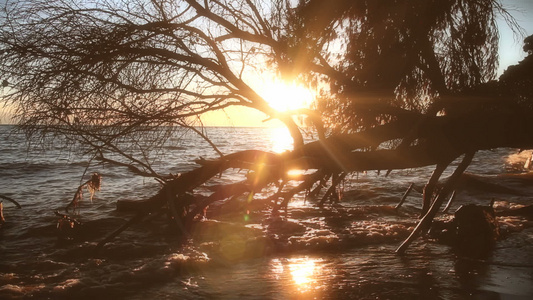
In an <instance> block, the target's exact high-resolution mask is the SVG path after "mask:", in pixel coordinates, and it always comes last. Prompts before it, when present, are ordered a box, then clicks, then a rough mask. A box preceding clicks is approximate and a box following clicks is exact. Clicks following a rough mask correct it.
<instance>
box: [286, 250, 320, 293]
mask: <svg viewBox="0 0 533 300" xmlns="http://www.w3.org/2000/svg"><path fill="white" fill-rule="evenodd" d="M289 270H290V272H291V276H292V280H293V281H294V283H295V284H296V286H297V288H298V290H299V291H302V292H305V291H309V290H312V289H313V288H314V287H315V286H316V282H317V278H316V276H317V275H319V274H318V273H319V272H320V268H319V266H318V264H317V261H316V260H315V259H309V258H297V259H292V260H290V264H289Z"/></svg>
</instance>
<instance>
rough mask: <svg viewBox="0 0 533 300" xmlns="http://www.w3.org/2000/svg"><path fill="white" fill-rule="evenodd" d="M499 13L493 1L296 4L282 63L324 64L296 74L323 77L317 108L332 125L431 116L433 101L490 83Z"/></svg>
mask: <svg viewBox="0 0 533 300" xmlns="http://www.w3.org/2000/svg"><path fill="white" fill-rule="evenodd" d="M499 13H501V14H500V15H502V16H504V17H507V15H506V13H505V11H503V10H502V8H501V5H500V4H499V2H498V1H493V0H484V1H462V0H446V1H426V0H416V1H411V0H393V1H381V0H372V1H370V0H368V1H367V0H355V1H352V0H348V1H347V0H332V1H319V0H318V1H317V0H307V1H300V2H299V6H298V7H297V9H296V10H295V11H294V13H293V14H291V15H290V17H289V19H288V23H287V26H288V28H289V29H288V31H289V32H294V33H296V34H294V35H293V36H290V37H287V44H288V48H289V49H290V50H292V51H288V52H287V55H286V56H285V63H286V64H287V65H288V67H287V68H288V69H290V70H292V71H294V68H295V67H300V66H301V65H305V64H303V63H300V62H301V61H306V60H307V61H308V60H311V59H315V60H316V62H317V64H318V65H321V66H323V67H324V68H314V69H305V68H301V69H299V70H298V71H301V72H309V71H314V72H316V73H325V74H327V75H328V78H327V81H328V82H329V84H330V85H329V88H330V92H331V93H332V95H331V96H330V98H325V99H324V101H323V102H322V103H320V104H319V108H320V109H321V111H322V115H323V116H328V117H327V119H328V120H329V125H330V126H332V127H338V128H340V129H357V128H359V126H361V125H375V124H380V123H382V122H384V121H388V120H390V119H391V117H395V116H398V115H401V114H402V113H403V110H409V111H415V112H422V113H423V112H428V111H430V110H432V111H433V112H432V113H433V114H434V113H436V112H437V111H439V110H440V108H439V107H433V103H434V100H435V99H437V98H438V97H441V98H442V97H444V96H446V95H450V94H452V93H456V92H460V91H462V90H464V89H467V88H470V87H472V86H476V85H479V84H481V83H484V82H487V81H489V80H492V79H494V78H495V75H496V70H497V64H498V54H497V47H498V30H497V28H496V26H497V25H496V17H497V15H498V14H499ZM510 22H512V21H510ZM317 45H318V47H317ZM317 56H318V57H321V60H320V59H317V58H316V57H317ZM327 65H329V66H331V67H330V68H329V69H328V68H327V67H325V66H327Z"/></svg>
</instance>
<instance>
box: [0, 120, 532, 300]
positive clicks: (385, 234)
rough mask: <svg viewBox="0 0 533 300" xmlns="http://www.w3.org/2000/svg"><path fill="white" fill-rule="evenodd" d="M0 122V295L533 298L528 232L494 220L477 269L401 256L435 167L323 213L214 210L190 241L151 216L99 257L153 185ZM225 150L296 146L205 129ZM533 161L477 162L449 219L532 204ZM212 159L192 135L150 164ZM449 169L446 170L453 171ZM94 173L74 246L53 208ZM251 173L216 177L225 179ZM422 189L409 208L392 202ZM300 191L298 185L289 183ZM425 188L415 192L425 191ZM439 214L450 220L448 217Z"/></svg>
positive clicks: (188, 165)
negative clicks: (492, 241)
mask: <svg viewBox="0 0 533 300" xmlns="http://www.w3.org/2000/svg"><path fill="white" fill-rule="evenodd" d="M11 129H12V127H10V126H0V194H1V195H4V196H7V197H11V198H13V199H15V200H17V201H18V202H19V203H20V204H21V205H22V207H23V208H22V209H17V208H16V207H15V206H14V205H13V204H11V203H10V202H7V201H4V203H3V204H4V216H5V219H6V224H4V226H3V227H2V228H0V258H1V259H0V299H79V298H81V299H86V298H87V299H89V298H90V299H95V298H100V299H237V298H238V299H531V297H533V226H532V225H533V224H532V222H531V221H530V220H528V219H526V218H522V217H499V218H498V220H499V222H500V225H501V229H502V233H503V238H502V239H501V240H500V241H498V242H497V244H496V246H495V249H494V250H493V251H492V252H491V253H490V254H489V255H488V256H487V257H484V258H483V259H472V258H467V257H462V256H461V255H458V254H456V253H455V252H454V250H453V249H452V248H451V247H449V246H447V245H443V244H440V243H438V242H436V241H433V240H429V239H424V238H420V239H418V240H417V241H416V242H414V243H413V244H412V245H411V247H410V248H409V249H408V250H407V252H406V254H404V255H398V254H396V253H395V252H394V251H395V249H396V248H397V247H398V246H399V245H400V243H401V242H402V241H403V240H404V239H405V238H406V237H407V236H408V234H409V233H410V231H411V230H412V229H413V227H414V226H415V225H416V222H417V220H418V214H419V212H420V202H421V194H420V192H419V191H420V190H421V189H422V187H423V185H424V183H425V182H426V181H427V180H428V178H429V176H430V175H431V172H432V169H431V167H427V168H420V169H413V170H399V171H393V172H392V173H391V174H390V175H389V176H387V177H386V176H384V172H383V173H381V174H378V173H376V172H368V173H360V174H353V175H351V176H349V177H348V178H347V179H346V181H345V183H344V184H343V185H342V188H343V190H344V193H343V198H342V201H341V202H340V203H339V204H336V205H330V204H326V205H325V206H324V207H323V208H318V207H317V206H316V203H317V202H318V199H312V198H308V197H305V195H303V194H302V195H296V196H295V197H294V199H292V200H291V202H290V204H289V207H288V210H287V212H281V213H280V214H275V215H273V214H271V210H270V209H268V207H266V206H265V205H264V201H261V198H262V197H265V195H264V194H258V195H255V199H256V200H253V201H251V202H248V201H247V199H234V200H233V201H229V202H228V203H217V204H214V205H212V206H211V207H210V209H209V211H208V213H207V218H206V219H205V220H203V221H201V222H198V224H197V225H196V226H195V227H194V229H193V231H192V232H191V235H192V237H193V238H192V240H191V241H189V242H188V243H186V244H185V245H182V244H181V243H180V242H179V240H178V239H177V238H176V237H175V236H174V235H173V234H172V232H171V231H170V230H169V229H168V228H167V227H166V220H165V217H164V216H163V217H158V216H153V217H152V218H149V219H148V220H145V221H143V222H142V223H140V224H137V225H134V226H132V227H130V228H129V229H128V230H126V231H124V232H123V233H121V234H120V235H119V236H118V237H117V238H115V239H114V240H113V241H112V242H110V243H108V244H107V245H106V246H105V247H104V248H103V249H102V250H101V251H100V252H99V253H95V251H94V248H95V245H96V244H97V243H98V242H99V241H101V240H102V239H103V238H104V237H105V236H106V235H107V234H109V233H110V232H112V231H113V230H114V229H116V228H118V227H119V226H121V225H122V224H124V223H125V222H126V221H127V220H128V219H130V218H131V217H132V215H131V214H128V213H121V212H117V211H116V201H117V200H119V199H131V200H137V199H138V200H141V199H145V198H147V197H149V196H151V195H153V194H154V193H155V192H157V190H158V189H159V184H158V183H157V182H156V181H155V180H152V179H147V178H139V177H137V176H134V175H132V174H131V173H129V172H128V171H127V170H126V169H124V168H121V167H115V166H110V165H104V166H91V167H88V166H89V160H88V158H87V157H84V156H81V155H78V154H76V153H73V152H69V151H67V150H65V149H64V148H63V147H62V146H61V143H57V144H53V145H48V147H45V148H39V147H35V148H33V147H29V148H28V146H27V145H26V143H25V142H24V137H23V136H22V135H19V134H13V133H11ZM207 133H208V135H209V136H210V137H211V138H212V140H213V141H214V142H215V143H216V144H217V145H219V147H220V150H221V151H222V152H223V153H231V152H234V151H238V150H245V149H261V150H267V151H273V152H280V151H284V150H286V149H289V148H290V147H291V141H290V138H289V137H288V134H287V132H286V131H284V130H283V129H270V128H208V129H207ZM530 155H531V152H530V151H524V152H522V153H520V154H518V151H517V149H497V150H494V151H484V152H480V153H478V154H477V155H476V157H475V159H474V162H473V163H472V165H471V166H470V167H469V168H468V170H467V172H469V174H468V175H467V176H466V177H465V178H467V179H470V180H464V181H463V183H462V184H461V185H460V186H459V187H458V189H457V194H456V198H455V201H454V204H453V206H452V208H451V209H450V213H453V211H455V210H456V209H457V207H459V206H460V205H463V204H469V203H475V204H482V205H487V204H488V203H490V201H491V200H494V201H495V208H496V210H497V211H505V210H508V209H510V208H516V207H520V206H523V205H529V204H531V199H532V191H533V189H532V187H533V176H531V173H530V172H528V170H525V169H524V168H523V165H524V163H525V161H526V159H527V158H528V157H529V156H530ZM200 156H201V157H204V158H215V157H216V153H215V152H214V151H213V150H212V149H210V147H209V145H208V144H207V143H206V142H204V141H202V140H201V139H199V138H198V137H197V136H194V135H192V134H185V135H176V136H174V137H173V138H172V139H171V140H170V141H169V143H168V144H167V145H166V146H165V148H164V149H163V152H162V155H161V156H158V157H156V162H155V164H154V167H155V169H156V170H158V171H160V172H163V173H172V174H176V173H180V172H185V171H187V170H190V169H192V168H194V166H195V164H194V159H196V158H199V157H200ZM451 171H452V169H450V170H447V171H446V173H445V175H446V174H448V175H449V174H451ZM92 172H99V173H100V174H101V175H102V178H103V179H102V188H101V191H99V192H97V193H96V195H95V197H94V199H93V200H92V202H91V201H90V200H89V199H88V197H87V196H86V197H85V198H84V200H83V201H82V202H81V203H80V208H79V214H78V215H76V216H75V217H76V218H77V219H78V220H79V221H80V222H81V223H83V225H82V226H83V227H82V228H83V234H80V237H78V238H76V239H74V240H71V241H63V240H60V239H59V238H58V233H57V228H56V227H57V220H58V217H57V216H55V214H54V210H60V211H61V212H63V209H64V207H65V206H66V205H67V204H68V203H69V202H70V200H71V199H72V196H73V195H74V192H75V191H76V188H77V187H78V185H79V184H80V183H81V182H83V181H85V180H87V179H88V178H89V176H90V174H91V173H92ZM243 176H244V174H243V172H238V170H233V171H230V172H227V174H223V176H221V177H220V178H216V179H215V180H216V181H217V182H218V183H229V182H233V181H235V180H239V179H240V178H242V177H243ZM411 183H414V185H415V190H414V191H412V192H411V194H410V195H409V197H408V198H407V200H406V202H405V203H404V205H403V206H402V207H401V208H400V209H399V210H397V211H396V210H394V209H393V207H394V206H395V205H396V204H397V203H398V201H399V200H400V198H401V197H402V195H403V193H404V192H405V190H406V189H407V187H408V186H409V185H410V184H411ZM293 184H294V183H293ZM417 190H418V191H417ZM439 218H444V219H446V218H450V214H440V215H439Z"/></svg>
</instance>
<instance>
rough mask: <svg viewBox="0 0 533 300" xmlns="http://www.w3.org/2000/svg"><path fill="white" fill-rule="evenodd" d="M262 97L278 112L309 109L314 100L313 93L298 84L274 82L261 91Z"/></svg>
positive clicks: (267, 84)
mask: <svg viewBox="0 0 533 300" xmlns="http://www.w3.org/2000/svg"><path fill="white" fill-rule="evenodd" d="M260 95H261V96H262V97H263V98H264V99H265V100H266V101H267V102H268V104H269V105H270V106H271V107H272V108H274V109H275V110H277V111H290V110H296V109H300V108H308V107H309V105H310V104H311V103H312V102H313V100H314V95H313V92H311V91H310V90H309V89H307V88H306V87H304V86H302V85H298V84H296V83H285V82H283V81H273V82H270V83H266V84H265V85H264V86H263V87H262V88H261V89H260Z"/></svg>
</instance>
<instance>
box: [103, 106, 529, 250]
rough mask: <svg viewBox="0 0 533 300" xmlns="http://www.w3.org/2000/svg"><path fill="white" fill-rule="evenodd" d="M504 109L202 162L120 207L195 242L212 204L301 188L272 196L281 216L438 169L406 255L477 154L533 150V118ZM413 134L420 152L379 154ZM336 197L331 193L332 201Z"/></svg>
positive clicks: (407, 149) (413, 149)
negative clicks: (382, 180) (321, 199)
mask: <svg viewBox="0 0 533 300" xmlns="http://www.w3.org/2000/svg"><path fill="white" fill-rule="evenodd" d="M494 108H495V107H492V109H494ZM501 108H502V107H500V109H494V110H493V111H492V112H484V113H480V112H479V111H475V112H474V113H465V114H463V115H461V116H454V117H450V116H439V117H437V116H435V117H431V118H430V117H427V116H424V117H422V116H421V117H420V118H419V119H418V120H410V121H409V122H400V121H399V122H392V123H390V124H387V125H383V126H378V127H375V128H372V129H369V130H367V131H363V132H358V133H354V134H346V135H339V136H333V137H331V138H327V139H325V140H323V141H317V142H312V143H308V144H305V145H303V146H302V147H300V148H297V149H295V150H293V151H290V152H286V153H282V154H274V153H269V152H263V151H255V150H249V151H242V152H237V153H233V154H229V155H226V156H223V157H221V158H218V159H216V160H198V161H197V163H198V164H199V165H200V166H199V167H198V168H196V169H194V170H192V171H189V172H186V173H183V174H181V175H180V176H179V177H177V178H175V179H172V180H169V181H167V182H165V184H164V185H163V187H162V189H161V190H160V191H159V192H158V193H157V194H156V195H154V196H152V197H151V198H149V199H146V200H144V201H118V203H117V209H118V210H120V211H134V212H137V213H138V214H139V215H138V216H136V217H135V220H136V221H139V220H140V219H141V217H140V216H142V215H148V214H150V213H153V212H156V211H159V210H160V209H161V208H162V207H166V208H167V209H168V210H169V211H170V212H169V213H170V214H171V216H172V219H173V222H175V223H176V224H177V226H178V228H179V229H180V230H181V233H182V234H184V235H187V231H188V229H189V228H190V226H191V224H192V221H193V220H194V218H195V217H196V216H197V215H198V214H201V213H202V211H203V210H204V209H205V208H206V207H207V206H208V205H210V204H212V203H214V202H217V201H224V200H227V199H230V198H232V197H236V196H240V195H243V194H252V195H253V194H255V193H258V192H260V191H261V190H263V189H264V188H265V187H266V186H268V185H273V184H278V183H279V182H285V183H286V182H287V181H290V180H294V181H297V182H299V184H298V185H296V186H294V187H292V188H288V189H286V190H285V191H283V192H281V188H280V190H279V191H278V192H276V193H274V194H273V195H271V196H269V197H268V199H269V200H271V201H272V207H273V208H276V209H277V208H278V207H279V206H286V204H287V201H288V199H290V198H291V197H292V196H293V195H294V194H296V193H299V192H301V191H303V190H311V189H312V188H313V186H315V184H317V185H320V181H321V180H323V179H324V178H326V177H331V176H332V175H333V176H338V175H340V174H346V173H351V172H363V171H370V170H378V171H379V170H396V169H407V168H418V167H423V166H429V165H435V171H434V172H433V174H432V176H431V177H430V179H429V180H428V182H427V184H426V186H425V187H424V196H423V200H422V212H423V217H422V219H421V221H420V223H419V224H418V226H417V227H416V228H415V230H414V231H413V233H412V235H411V236H410V237H409V238H408V239H407V240H406V241H405V242H404V243H403V244H402V245H401V246H400V247H399V248H398V252H404V251H405V249H406V248H407V246H408V245H409V244H410V243H411V241H412V240H413V239H414V238H416V236H417V235H418V234H420V232H421V231H423V230H424V229H426V230H427V229H429V225H430V223H431V221H432V220H433V218H434V217H435V215H436V214H437V212H438V210H439V208H440V207H441V205H442V203H443V201H444V200H445V199H447V197H448V196H449V194H450V193H451V192H452V191H453V190H454V188H455V185H456V184H457V182H458V179H459V178H460V176H461V175H462V173H463V172H464V171H465V170H466V168H467V167H468V165H469V164H470V162H471V161H472V158H473V156H474V154H475V152H476V151H479V150H488V149H494V148H499V147H511V148H533V137H532V136H531V135H530V132H529V128H531V126H533V120H532V119H531V118H529V117H528V113H527V112H523V111H522V112H518V111H505V110H503V109H501ZM492 109H491V110H492ZM413 122H416V125H414V124H413ZM415 126H419V130H417V132H415V133H413V130H412V129H413V128H414V127H415ZM408 134H410V135H413V136H414V140H415V142H413V144H412V145H409V146H407V147H396V148H393V149H379V145H381V144H382V143H386V142H390V141H391V140H394V139H398V138H401V137H405V136H406V135H408ZM366 149H371V150H366ZM461 156H462V159H461V163H460V164H459V165H458V166H457V168H456V169H455V171H454V172H453V174H452V176H451V177H450V178H448V180H447V182H446V183H445V185H444V187H443V188H441V189H439V190H436V189H435V187H436V183H437V182H438V180H439V179H440V177H441V175H442V172H443V171H444V169H446V168H447V167H448V166H449V165H450V163H452V162H453V161H454V160H456V159H458V158H460V157H461ZM232 168H233V169H244V170H248V171H249V172H250V174H249V176H248V179H246V180H245V181H243V182H239V183H235V184H230V185H222V186H217V187H216V188H214V191H213V192H212V193H211V194H210V195H208V196H205V195H202V196H200V194H199V193H198V194H195V190H196V189H197V188H198V187H200V186H201V185H203V184H205V183H206V182H208V181H209V180H211V179H212V178H214V177H216V176H217V175H218V174H220V173H223V172H225V171H226V170H228V169H232ZM291 170H313V171H312V173H309V174H308V175H302V176H300V177H298V178H290V177H289V175H288V174H287V173H288V172H289V171H291ZM339 182H340V181H339V180H334V179H332V184H331V188H335V186H336V185H337V184H339ZM328 196H329V195H328V193H326V194H325V197H328ZM130 225H131V224H130ZM124 229H125V228H121V230H124ZM107 241H109V239H105V240H104V241H103V242H101V243H100V244H99V247H101V246H103V244H104V243H105V242H107Z"/></svg>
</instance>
